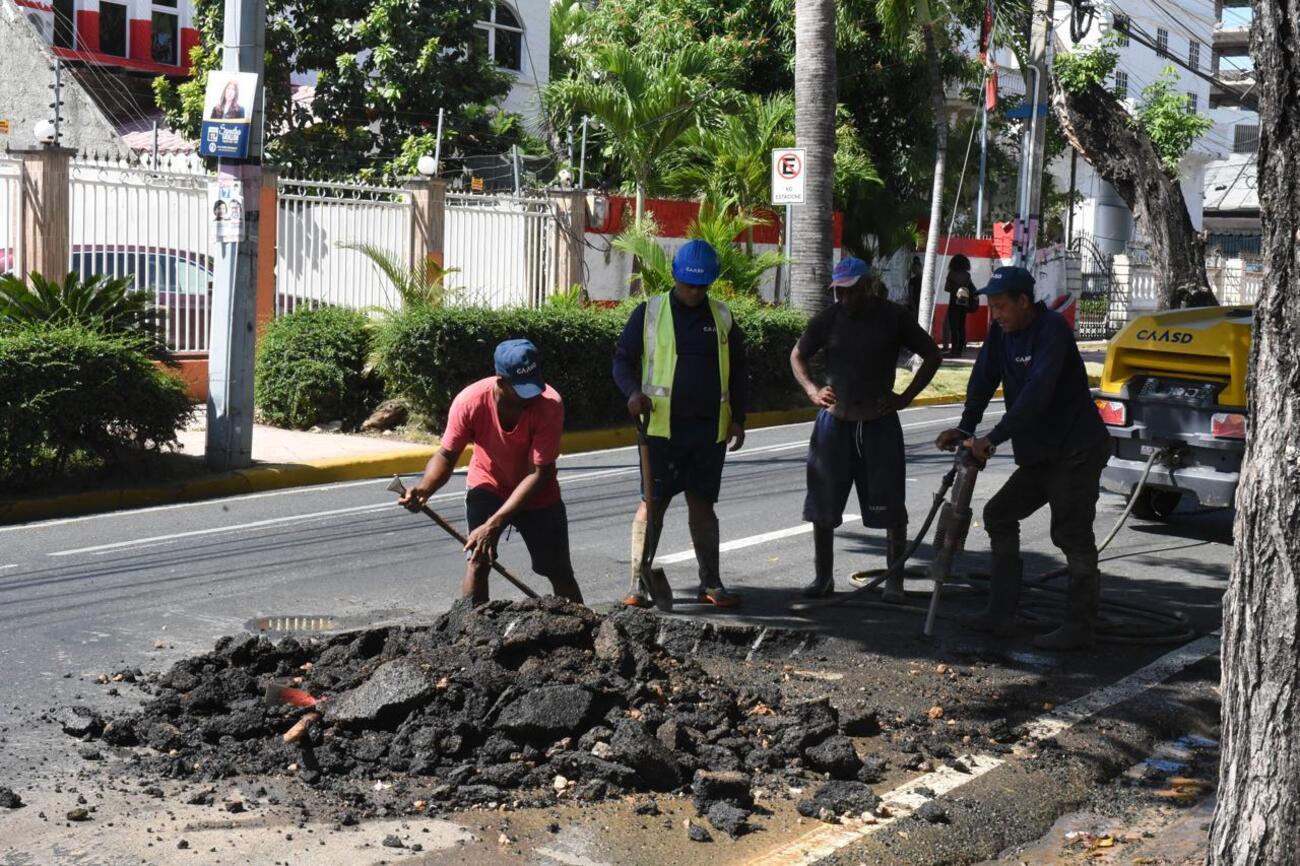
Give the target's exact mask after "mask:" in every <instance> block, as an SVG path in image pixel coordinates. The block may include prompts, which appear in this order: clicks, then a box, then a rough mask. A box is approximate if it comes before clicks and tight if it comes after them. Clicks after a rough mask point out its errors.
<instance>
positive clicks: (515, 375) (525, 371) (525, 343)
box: [492, 340, 546, 400]
mask: <svg viewBox="0 0 1300 866" xmlns="http://www.w3.org/2000/svg"><path fill="white" fill-rule="evenodd" d="M492 360H493V361H494V362H495V364H496V371H497V375H498V376H502V377H504V378H505V379H506V380H507V381H508V382H509V383H510V387H511V388H513V389H514V391H515V393H516V394H518V395H519V397H520V398H521V399H524V400H528V399H530V398H532V397H536V396H537V395H538V394H540V393H542V392H543V391H545V390H546V380H545V379H543V378H542V365H541V363H540V361H539V360H538V357H537V347H536V346H534V345H533V343H532V341H531V340H506V341H505V342H503V343H501V344H500V345H498V346H497V349H496V352H495V353H494V354H493V358H492Z"/></svg>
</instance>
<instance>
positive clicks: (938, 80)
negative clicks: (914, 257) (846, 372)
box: [917, 24, 948, 363]
mask: <svg viewBox="0 0 1300 866" xmlns="http://www.w3.org/2000/svg"><path fill="white" fill-rule="evenodd" d="M921 38H922V40H923V41H924V42H925V61H926V66H928V67H929V70H930V105H931V108H932V109H933V110H934V186H933V187H931V189H930V227H929V229H928V230H927V231H926V233H925V258H924V259H923V260H922V262H921V303H920V305H919V307H918V309H917V321H918V323H919V324H920V325H921V328H922V329H923V330H924V331H925V332H926V333H927V334H928V333H930V323H931V322H933V321H934V295H935V285H934V282H935V277H936V276H937V274H938V263H939V235H940V234H941V233H942V232H943V178H944V171H945V169H946V168H947V163H948V112H947V110H946V109H945V108H944V100H945V99H946V95H945V94H944V92H943V66H942V65H941V64H940V62H939V46H938V45H936V44H935V41H934V28H933V27H932V26H930V25H928V24H925V25H922V27H921ZM919 360H920V359H919V358H918V359H917V362H918V363H919Z"/></svg>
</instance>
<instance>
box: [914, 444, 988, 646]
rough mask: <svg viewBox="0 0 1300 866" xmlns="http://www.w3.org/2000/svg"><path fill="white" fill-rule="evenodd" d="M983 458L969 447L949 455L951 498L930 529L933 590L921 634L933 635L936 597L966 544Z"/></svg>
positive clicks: (937, 605)
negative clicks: (954, 474)
mask: <svg viewBox="0 0 1300 866" xmlns="http://www.w3.org/2000/svg"><path fill="white" fill-rule="evenodd" d="M984 465H985V464H984V461H982V460H980V459H979V458H977V457H976V456H975V455H974V454H973V453H971V450H970V449H969V448H966V447H965V446H962V447H961V448H958V449H957V456H956V457H954V458H953V469H954V470H955V471H956V473H957V476H956V480H955V481H954V482H953V485H952V498H950V499H949V500H948V501H947V502H945V503H944V504H943V508H942V509H941V510H940V512H939V525H938V526H937V527H935V530H934V549H935V557H934V561H933V562H931V563H930V580H932V581H934V590H933V591H932V592H931V593H930V609H929V611H928V612H927V613H926V615H925V636H926V637H931V636H933V635H934V621H935V618H936V617H937V616H938V614H939V599H940V597H941V596H942V595H943V584H944V581H946V580H947V579H948V578H949V576H951V574H952V564H953V562H954V561H955V560H956V559H957V556H958V555H959V554H960V553H961V552H962V550H963V549H965V547H966V534H967V533H968V532H969V531H970V522H971V510H970V500H971V496H972V495H973V494H974V492H975V479H976V478H978V477H979V474H980V470H981V469H983V468H984Z"/></svg>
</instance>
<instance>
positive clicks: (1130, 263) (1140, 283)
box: [1115, 256, 1264, 321]
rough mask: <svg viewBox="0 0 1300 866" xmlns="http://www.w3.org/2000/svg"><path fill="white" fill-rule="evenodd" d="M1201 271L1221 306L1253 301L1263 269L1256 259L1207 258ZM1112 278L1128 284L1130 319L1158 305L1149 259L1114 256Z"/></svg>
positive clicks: (1262, 279) (1154, 279)
mask: <svg viewBox="0 0 1300 866" xmlns="http://www.w3.org/2000/svg"><path fill="white" fill-rule="evenodd" d="M1205 275H1206V278H1207V279H1208V281H1209V284H1210V288H1211V289H1213V290H1214V294H1215V297H1216V298H1218V301H1219V303H1221V304H1223V305H1225V306H1228V305H1233V304H1253V303H1255V301H1256V300H1257V299H1258V298H1259V292H1260V288H1261V287H1262V285H1263V282H1264V273H1263V270H1262V268H1261V266H1260V263H1259V261H1258V260H1256V259H1223V260H1219V261H1211V262H1210V263H1209V266H1208V267H1207V268H1206V269H1205ZM1115 279H1116V280H1117V281H1122V282H1124V283H1125V284H1126V285H1127V286H1128V292H1129V303H1128V311H1129V316H1128V317H1129V320H1130V321H1131V320H1132V318H1133V317H1134V316H1135V315H1140V314H1142V313H1144V312H1146V311H1148V310H1154V309H1156V307H1157V306H1158V305H1159V295H1158V292H1157V287H1156V277H1155V272H1154V271H1153V270H1152V268H1151V265H1150V263H1149V262H1140V261H1135V260H1133V259H1131V258H1130V257H1128V256H1116V257H1115Z"/></svg>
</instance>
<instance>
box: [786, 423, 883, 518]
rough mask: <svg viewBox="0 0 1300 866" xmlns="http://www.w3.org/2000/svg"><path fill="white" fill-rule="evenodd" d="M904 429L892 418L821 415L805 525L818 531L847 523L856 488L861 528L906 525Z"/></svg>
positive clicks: (811, 455)
mask: <svg viewBox="0 0 1300 866" xmlns="http://www.w3.org/2000/svg"><path fill="white" fill-rule="evenodd" d="M906 480H907V479H906V476H905V471H904V463H903V425H902V424H901V423H899V420H898V413H897V412H891V413H889V414H888V415H885V416H883V417H881V418H877V419H875V420H874V421H861V422H859V421H841V420H840V419H839V418H836V417H835V416H834V415H832V414H831V413H830V412H828V411H826V410H825V409H823V410H821V411H820V412H818V413H817V421H816V422H815V423H814V424H813V432H812V440H811V441H810V442H809V443H808V495H807V497H806V498H805V499H804V503H803V519H804V520H807V521H808V522H810V523H814V524H816V525H817V526H828V527H832V528H834V527H836V526H839V525H840V524H841V523H843V522H844V506H845V504H846V503H847V502H848V501H849V488H850V487H857V488H858V505H859V507H860V508H861V509H862V523H863V524H864V525H865V526H869V527H871V528H873V529H889V528H890V527H893V526H901V525H906V523H907V500H906V490H905V482H906Z"/></svg>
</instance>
